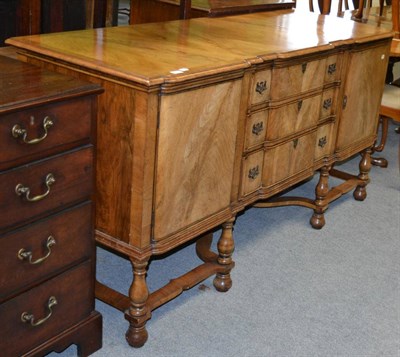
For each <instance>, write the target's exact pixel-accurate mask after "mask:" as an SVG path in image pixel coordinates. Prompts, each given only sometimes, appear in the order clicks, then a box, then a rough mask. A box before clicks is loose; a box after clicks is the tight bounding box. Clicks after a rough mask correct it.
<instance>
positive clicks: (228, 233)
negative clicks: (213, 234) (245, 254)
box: [214, 218, 235, 292]
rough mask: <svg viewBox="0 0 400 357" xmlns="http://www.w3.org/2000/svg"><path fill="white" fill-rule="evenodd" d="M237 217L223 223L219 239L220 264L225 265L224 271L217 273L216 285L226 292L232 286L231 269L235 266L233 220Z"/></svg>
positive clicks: (219, 289) (218, 288)
mask: <svg viewBox="0 0 400 357" xmlns="http://www.w3.org/2000/svg"><path fill="white" fill-rule="evenodd" d="M234 221H235V218H231V219H230V220H229V221H227V222H226V223H224V224H223V225H222V233H221V237H220V238H219V241H218V245H217V247H218V253H219V255H218V260H217V261H218V264H220V265H222V266H224V267H225V268H226V269H224V271H223V272H220V273H217V274H216V276H215V279H214V286H215V288H216V289H217V290H218V291H220V292H226V291H228V290H229V289H230V288H231V287H232V279H231V274H230V272H231V270H232V266H233V264H232V263H233V261H232V253H233V250H234V249H235V243H234V241H233V234H232V232H233V222H234Z"/></svg>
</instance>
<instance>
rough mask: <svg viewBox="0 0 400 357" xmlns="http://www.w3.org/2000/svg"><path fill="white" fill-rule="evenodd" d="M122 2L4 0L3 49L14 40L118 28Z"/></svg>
mask: <svg viewBox="0 0 400 357" xmlns="http://www.w3.org/2000/svg"><path fill="white" fill-rule="evenodd" d="M117 3H118V0H86V1H81V0H0V46H4V41H5V40H6V39H7V38H9V37H12V36H22V35H33V34H39V33H48V32H60V31H71V30H79V29H84V28H93V27H104V26H111V25H116V24H117V10H118V7H117Z"/></svg>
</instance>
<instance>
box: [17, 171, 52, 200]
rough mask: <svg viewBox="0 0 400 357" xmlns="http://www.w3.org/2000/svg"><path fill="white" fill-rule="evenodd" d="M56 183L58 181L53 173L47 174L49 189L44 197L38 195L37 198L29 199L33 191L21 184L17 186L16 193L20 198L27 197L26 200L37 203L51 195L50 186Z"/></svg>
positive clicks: (46, 182)
mask: <svg viewBox="0 0 400 357" xmlns="http://www.w3.org/2000/svg"><path fill="white" fill-rule="evenodd" d="M54 182H56V179H55V178H54V175H53V174H52V173H49V174H47V176H46V181H45V184H46V187H47V191H46V192H45V193H43V194H42V195H38V196H35V197H29V195H30V193H31V190H30V188H29V187H26V186H24V185H22V184H21V183H19V184H18V185H17V186H15V193H16V194H17V195H18V196H22V195H25V199H26V200H27V201H29V202H37V201H40V200H42V199H43V198H45V197H46V196H47V195H48V194H49V193H50V186H51V185H52V184H53V183H54Z"/></svg>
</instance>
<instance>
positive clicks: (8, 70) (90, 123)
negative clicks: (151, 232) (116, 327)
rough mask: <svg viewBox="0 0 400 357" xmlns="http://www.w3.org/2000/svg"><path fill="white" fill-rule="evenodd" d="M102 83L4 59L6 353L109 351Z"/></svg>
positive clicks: (0, 107)
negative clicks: (99, 251)
mask: <svg viewBox="0 0 400 357" xmlns="http://www.w3.org/2000/svg"><path fill="white" fill-rule="evenodd" d="M100 92H101V89H100V87H99V86H97V85H93V84H90V83H85V82H83V81H79V80H76V79H73V78H69V77H66V76H63V75H59V74H56V73H51V72H48V71H45V70H41V69H39V68H37V67H34V66H30V65H27V64H25V63H22V62H19V61H16V60H13V59H10V58H6V57H2V56H1V57H0V93H1V95H0V137H1V138H0V197H1V199H0V262H1V263H0V272H1V274H0V321H1V324H0V335H1V339H0V350H1V351H2V352H1V353H2V354H4V355H5V356H21V355H29V356H30V355H44V354H46V353H48V352H50V351H53V350H55V351H61V350H63V349H64V348H66V347H67V346H68V345H70V344H77V345H78V351H79V354H80V355H83V356H84V355H88V354H90V353H92V352H94V351H95V350H97V349H98V348H100V347H101V341H102V336H101V335H102V327H101V326H102V322H101V315H100V314H99V313H97V312H96V311H95V310H94V273H95V251H94V237H93V217H94V215H93V212H94V211H93V209H94V204H93V197H92V196H93V182H94V142H95V138H94V133H95V121H94V118H95V115H96V97H97V94H99V93H100Z"/></svg>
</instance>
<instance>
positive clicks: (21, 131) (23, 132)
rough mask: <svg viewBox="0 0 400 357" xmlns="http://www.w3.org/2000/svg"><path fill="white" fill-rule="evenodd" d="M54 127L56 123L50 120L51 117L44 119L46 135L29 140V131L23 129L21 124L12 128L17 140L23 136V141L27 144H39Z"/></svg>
mask: <svg viewBox="0 0 400 357" xmlns="http://www.w3.org/2000/svg"><path fill="white" fill-rule="evenodd" d="M53 125H54V122H53V121H52V120H51V119H50V117H48V116H46V117H45V118H44V119H43V130H44V134H43V135H42V136H41V137H40V138H36V139H32V140H27V137H28V130H26V129H24V128H21V126H20V125H19V124H15V125H14V126H13V127H12V129H11V134H12V136H13V137H14V138H17V139H18V138H19V137H21V136H22V140H23V142H24V143H25V144H38V143H40V142H41V141H42V140H44V139H45V138H46V137H47V134H48V129H49V128H51V127H52V126H53Z"/></svg>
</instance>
